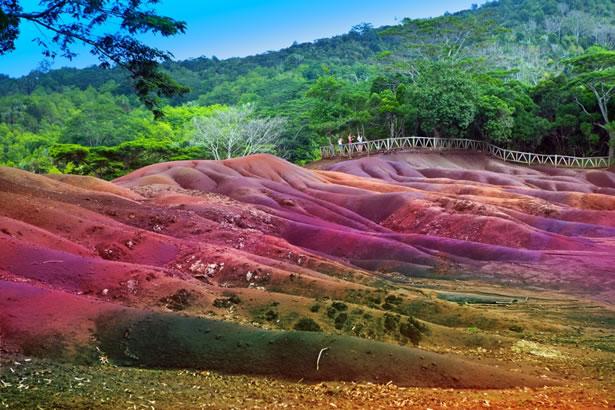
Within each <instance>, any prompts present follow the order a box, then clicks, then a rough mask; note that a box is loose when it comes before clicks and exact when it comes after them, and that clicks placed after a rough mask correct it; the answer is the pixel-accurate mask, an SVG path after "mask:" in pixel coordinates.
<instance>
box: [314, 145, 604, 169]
mask: <svg viewBox="0 0 615 410" xmlns="http://www.w3.org/2000/svg"><path fill="white" fill-rule="evenodd" d="M413 150H428V151H474V152H484V153H488V154H489V155H492V156H494V157H496V158H498V159H501V160H503V161H508V162H514V163H519V164H526V165H549V166H554V167H565V168H607V167H608V166H609V158H608V157H573V156H569V155H546V154H534V153H531V152H522V151H511V150H508V149H504V148H500V147H496V146H495V145H492V144H489V143H487V142H484V141H476V140H471V139H467V138H431V137H403V138H387V139H381V140H373V141H365V142H355V143H352V144H343V145H338V146H334V145H325V146H323V147H320V153H321V156H322V158H323V159H328V158H336V157H341V158H353V157H355V156H356V157H358V156H363V155H370V154H378V153H387V152H394V151H413Z"/></svg>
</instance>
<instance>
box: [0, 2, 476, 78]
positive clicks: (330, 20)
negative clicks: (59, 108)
mask: <svg viewBox="0 0 615 410" xmlns="http://www.w3.org/2000/svg"><path fill="white" fill-rule="evenodd" d="M21 3H22V4H23V7H24V9H25V10H27V11H30V10H37V9H38V7H37V4H38V1H37V0H22V2H21ZM472 3H479V1H477V0H432V1H425V0H379V1H373V0H354V1H352V0H291V1H289V0H284V1H283V0H162V1H161V4H160V5H159V6H158V7H157V8H158V10H159V12H160V13H162V14H164V15H168V16H171V17H173V18H176V19H178V20H183V21H186V22H187V23H188V30H187V33H186V34H184V35H179V36H176V37H172V38H160V37H153V36H148V37H145V38H144V40H145V41H146V42H147V43H148V44H150V45H154V46H156V47H158V48H162V49H165V50H169V51H171V52H172V53H173V54H174V55H175V57H176V58H177V59H186V58H192V57H199V56H203V55H205V56H208V57H211V56H214V55H215V56H217V57H218V58H228V57H235V56H240V57H241V56H247V55H251V54H257V53H262V52H265V51H269V50H278V49H281V48H284V47H287V46H289V45H291V44H292V43H293V42H294V41H297V42H299V43H302V42H306V41H313V40H316V39H319V38H324V37H330V36H333V35H337V34H343V33H346V32H348V31H349V30H350V28H351V27H352V26H353V25H355V24H358V23H362V22H367V23H372V24H373V25H374V26H382V25H387V24H395V23H396V22H398V21H400V20H401V19H403V18H404V17H412V18H418V17H432V16H439V15H442V14H443V13H444V12H446V11H449V12H455V11H459V10H463V9H467V8H470V6H471V5H472ZM481 3H482V2H481ZM45 35H47V36H48V37H49V38H50V37H51V36H50V35H48V34H47V33H45V32H44V31H40V30H39V29H37V28H35V27H34V26H33V25H32V24H31V23H28V22H26V23H23V24H22V26H21V35H20V38H19V40H18V42H17V49H16V50H15V51H14V52H12V53H10V54H6V55H3V56H0V73H3V74H8V75H11V76H20V75H23V74H27V73H28V72H30V71H31V70H32V69H34V68H36V67H37V66H38V65H39V64H40V62H41V61H42V60H43V57H42V55H41V50H40V48H39V47H38V46H37V45H36V44H35V43H33V41H32V40H33V39H34V38H35V37H37V36H41V37H43V38H45ZM75 50H76V51H77V52H78V53H79V56H78V57H77V58H76V59H74V60H73V61H68V60H65V59H61V58H57V59H56V60H55V61H54V62H53V68H60V67H64V66H75V67H84V66H88V65H91V64H94V63H96V60H95V59H94V58H93V57H92V56H90V55H89V54H88V52H87V51H86V50H84V49H81V48H79V47H77V48H75Z"/></svg>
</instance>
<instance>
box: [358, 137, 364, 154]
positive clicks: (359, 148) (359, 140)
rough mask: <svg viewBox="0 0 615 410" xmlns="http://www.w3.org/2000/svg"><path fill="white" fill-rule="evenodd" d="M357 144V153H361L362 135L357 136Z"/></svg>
mask: <svg viewBox="0 0 615 410" xmlns="http://www.w3.org/2000/svg"><path fill="white" fill-rule="evenodd" d="M357 142H358V143H359V146H358V147H357V149H358V150H359V152H363V135H361V134H359V135H358V136H357Z"/></svg>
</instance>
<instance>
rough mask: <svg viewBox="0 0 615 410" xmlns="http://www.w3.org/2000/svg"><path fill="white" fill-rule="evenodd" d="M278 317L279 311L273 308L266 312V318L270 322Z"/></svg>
mask: <svg viewBox="0 0 615 410" xmlns="http://www.w3.org/2000/svg"><path fill="white" fill-rule="evenodd" d="M277 318H278V312H276V311H275V310H273V309H269V310H268V311H266V312H265V320H266V321H268V322H273V321H274V320H276V319H277Z"/></svg>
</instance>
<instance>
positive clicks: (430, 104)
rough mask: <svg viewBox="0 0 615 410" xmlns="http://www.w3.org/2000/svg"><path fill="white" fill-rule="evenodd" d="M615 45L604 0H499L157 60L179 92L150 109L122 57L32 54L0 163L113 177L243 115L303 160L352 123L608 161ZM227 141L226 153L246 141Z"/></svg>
mask: <svg viewBox="0 0 615 410" xmlns="http://www.w3.org/2000/svg"><path fill="white" fill-rule="evenodd" d="M614 49H615V3H614V2H611V1H602V0H560V1H555V0H547V1H540V0H501V1H494V2H489V3H486V4H485V5H482V6H473V7H472V9H471V10H467V11H463V12H459V13H455V14H448V13H447V14H446V15H444V16H441V17H437V18H432V19H421V20H412V19H405V20H403V22H402V23H401V24H399V25H396V26H389V27H380V28H374V27H372V26H371V25H370V24H367V23H362V24H359V25H357V26H355V27H353V28H352V30H351V31H350V32H349V33H347V34H344V35H341V36H337V37H333V38H327V39H321V40H317V41H314V42H311V43H305V44H293V45H292V46H290V47H289V48H286V49H283V50H280V51H275V52H267V53H264V54H260V55H256V56H251V57H246V58H231V59H226V60H219V59H217V58H216V57H215V56H212V57H200V58H195V59H191V60H186V61H178V62H171V63H168V64H165V65H164V70H165V72H166V73H167V74H168V75H169V76H171V77H172V78H173V79H174V80H175V81H177V82H178V83H179V84H181V85H183V86H185V87H187V89H189V91H188V92H185V93H183V94H181V95H179V94H178V95H177V96H174V97H170V98H166V99H165V100H164V101H163V106H162V109H161V113H162V115H161V116H160V115H154V114H153V113H152V111H151V109H150V107H146V106H145V105H144V104H143V102H142V101H140V100H139V99H138V98H137V97H136V96H135V95H134V92H133V91H132V90H131V87H130V83H129V81H128V78H127V76H126V73H125V72H124V71H122V70H121V69H119V68H111V69H103V68H100V67H89V68H85V69H73V68H62V69H54V70H49V69H48V68H47V67H45V66H44V64H43V65H41V67H40V68H39V69H37V70H34V71H32V72H31V73H30V74H28V75H26V76H23V77H21V78H17V79H14V78H10V77H7V76H0V164H2V165H8V166H15V167H19V168H23V169H26V170H29V171H34V172H38V173H48V172H51V173H74V174H81V175H94V176H98V177H102V178H106V179H112V178H116V177H119V176H121V175H124V174H126V173H128V172H130V171H132V170H134V169H137V168H140V167H142V166H145V165H148V164H153V163H157V162H162V161H172V160H180V159H196V158H212V159H213V158H219V157H220V156H221V154H220V153H219V152H217V151H216V148H215V147H212V146H211V145H208V144H205V143H203V138H202V134H203V133H204V132H210V131H206V130H212V129H214V125H215V124H218V126H217V128H218V129H221V128H224V127H223V126H221V125H220V124H231V123H232V124H235V125H234V127H235V128H234V129H235V130H238V129H239V128H237V127H239V126H240V125H238V121H239V120H240V119H241V120H242V121H243V122H244V123H243V124H242V125H241V127H242V128H241V130H242V131H241V132H248V133H249V132H253V131H254V130H255V129H259V130H263V129H266V130H268V132H269V135H270V139H269V140H268V141H267V143H265V144H260V145H259V147H258V150H259V151H261V152H271V153H274V154H277V155H279V156H281V157H284V158H286V159H288V160H290V161H293V162H295V163H300V164H302V163H306V162H309V161H312V160H316V159H318V156H319V150H318V147H319V146H320V145H323V144H327V143H329V142H330V141H334V140H337V138H339V137H345V136H346V135H348V134H349V133H352V134H361V135H364V136H365V137H366V138H367V139H378V138H387V137H399V136H410V135H417V136H438V137H443V138H447V137H464V138H473V139H478V140H485V141H489V142H492V143H494V144H496V145H498V146H501V147H506V148H511V149H517V150H523V151H532V152H538V153H550V154H567V155H578V156H598V155H601V156H606V155H609V156H610V157H613V150H614V149H615V120H613V112H615V99H613V98H612V97H613V95H614V94H615V51H613V50H614ZM224 121H226V123H225V122H224ZM246 124H247V125H246ZM228 128H229V129H231V128H233V127H228ZM237 132H239V131H237ZM236 148H237V149H234V150H233V151H232V152H231V151H230V150H229V152H228V156H234V155H241V154H242V153H246V152H251V151H249V150H247V148H246V147H245V146H244V147H239V146H238V147H236ZM226 155H227V153H224V154H223V156H226Z"/></svg>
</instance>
